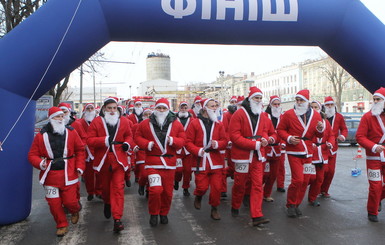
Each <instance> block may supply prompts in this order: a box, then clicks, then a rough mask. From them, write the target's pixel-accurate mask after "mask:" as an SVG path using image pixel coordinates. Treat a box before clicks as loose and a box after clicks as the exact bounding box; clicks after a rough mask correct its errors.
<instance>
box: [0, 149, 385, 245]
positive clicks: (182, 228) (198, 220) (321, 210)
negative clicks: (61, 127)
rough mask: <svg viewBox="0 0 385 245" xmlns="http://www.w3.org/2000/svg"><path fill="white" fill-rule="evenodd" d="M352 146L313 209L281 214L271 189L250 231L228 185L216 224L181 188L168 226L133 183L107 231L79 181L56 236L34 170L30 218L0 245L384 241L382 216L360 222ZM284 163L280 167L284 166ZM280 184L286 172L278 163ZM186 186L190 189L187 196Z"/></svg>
mask: <svg viewBox="0 0 385 245" xmlns="http://www.w3.org/2000/svg"><path fill="white" fill-rule="evenodd" d="M356 152H357V148H356V147H341V148H340V150H339V155H338V160H337V171H336V175H335V178H334V181H333V183H332V187H331V189H330V194H331V195H332V197H331V198H329V199H323V198H319V201H320V203H321V206H320V207H312V206H309V205H308V204H307V202H306V200H307V197H305V199H304V202H303V204H302V205H301V210H302V212H303V216H301V217H300V218H296V219H292V218H288V217H287V216H286V213H285V211H286V209H285V201H286V193H279V192H276V191H275V188H274V192H273V197H274V199H275V201H274V202H272V203H264V204H263V211H264V215H265V216H266V217H268V218H269V219H270V220H271V222H270V223H269V224H266V225H264V226H263V227H252V226H251V219H250V217H249V212H248V209H247V208H245V207H242V208H241V209H240V215H239V217H237V218H233V217H231V214H230V209H231V191H230V190H231V186H232V184H233V182H232V180H230V179H229V180H228V184H229V191H228V197H227V199H225V200H222V202H221V205H220V207H219V212H220V214H221V217H222V219H221V220H220V221H214V220H212V219H211V218H210V206H209V204H208V196H207V194H206V196H205V197H204V198H203V200H202V209H201V210H195V209H194V206H193V200H194V197H193V196H190V197H184V196H183V194H182V190H181V189H179V190H178V191H174V198H173V203H172V207H171V211H170V214H169V224H167V225H161V224H159V225H158V226H157V227H150V225H149V223H148V221H149V214H148V212H147V200H146V198H145V197H143V196H139V195H138V194H137V189H138V186H137V184H134V185H133V186H132V187H130V188H126V190H125V193H126V195H125V209H124V216H123V219H122V221H123V222H124V225H125V230H124V231H122V232H121V233H120V234H115V233H113V232H112V228H113V220H112V219H110V220H107V219H105V218H104V216H103V203H102V201H101V200H99V199H94V200H92V201H90V202H89V201H87V200H86V193H85V191H84V184H82V197H81V202H82V205H83V209H82V211H81V215H80V220H79V223H78V224H76V225H72V224H71V225H70V227H69V233H68V234H67V235H66V236H65V237H63V238H57V237H56V235H55V232H56V228H55V223H54V220H53V218H52V217H51V214H50V213H49V208H48V205H47V203H46V201H45V199H44V194H43V189H42V187H41V186H40V185H39V184H38V176H37V173H38V171H34V179H33V181H34V183H33V202H32V211H31V214H30V216H29V217H28V218H27V219H26V220H25V221H22V222H19V223H16V224H13V225H8V226H2V227H0V244H1V245H2V244H4V245H11V244H25V245H35V244H36V245H42V244H44V245H45V244H109V245H110V244H130V245H133V244H159V245H161V244H167V245H174V244H175V245H177V244H231V245H233V244H239V245H241V244H295V245H298V244H306V245H307V244H322V245H324V244H349V245H352V244H384V242H383V240H384V238H385V234H384V231H385V215H384V214H383V213H380V214H379V220H380V222H379V223H371V222H369V221H368V219H367V212H366V200H367V192H368V183H367V179H366V172H365V160H364V159H361V160H358V166H359V167H361V168H362V169H363V173H362V174H361V175H360V176H358V177H352V176H351V169H352V168H354V161H353V156H355V155H356ZM286 165H287V164H286ZM286 169H287V173H286V187H287V186H288V184H289V180H290V171H289V170H288V166H286ZM192 191H193V190H192V188H191V190H190V192H192Z"/></svg>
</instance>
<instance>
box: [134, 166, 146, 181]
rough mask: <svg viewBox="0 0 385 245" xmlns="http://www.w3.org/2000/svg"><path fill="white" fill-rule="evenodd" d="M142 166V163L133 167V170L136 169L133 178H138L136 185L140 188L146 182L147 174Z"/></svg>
mask: <svg viewBox="0 0 385 245" xmlns="http://www.w3.org/2000/svg"><path fill="white" fill-rule="evenodd" d="M144 166H145V164H144V163H141V164H136V166H135V169H137V174H138V175H137V174H135V176H137V177H138V184H139V185H140V186H145V185H146V184H147V182H148V179H147V177H148V176H147V173H146V170H145V169H144Z"/></svg>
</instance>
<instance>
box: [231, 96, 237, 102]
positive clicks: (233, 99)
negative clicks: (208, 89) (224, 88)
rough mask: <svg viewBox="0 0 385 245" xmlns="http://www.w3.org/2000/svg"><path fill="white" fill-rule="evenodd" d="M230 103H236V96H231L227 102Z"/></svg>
mask: <svg viewBox="0 0 385 245" xmlns="http://www.w3.org/2000/svg"><path fill="white" fill-rule="evenodd" d="M231 101H235V102H236V101H237V96H231V98H230V100H229V102H230V103H231Z"/></svg>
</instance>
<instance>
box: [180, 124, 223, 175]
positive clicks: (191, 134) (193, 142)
mask: <svg viewBox="0 0 385 245" xmlns="http://www.w3.org/2000/svg"><path fill="white" fill-rule="evenodd" d="M186 137H187V140H186V148H187V150H188V151H189V152H190V153H191V154H192V155H193V159H192V160H191V161H192V163H193V167H192V170H193V171H196V170H197V166H198V165H199V170H202V171H205V170H206V163H207V162H208V164H210V168H211V169H220V168H223V162H224V157H223V154H221V153H220V151H221V150H224V149H226V147H227V142H228V139H227V137H226V134H225V129H224V127H223V124H222V123H221V122H216V123H213V125H212V127H211V132H210V141H211V140H215V141H217V143H218V144H217V147H216V149H212V148H211V147H210V146H208V145H207V140H206V128H205V125H204V124H203V122H202V120H201V119H199V118H198V119H195V120H193V121H192V122H191V124H190V126H189V127H188V129H187V132H186ZM204 148H207V149H209V150H210V151H209V152H204ZM202 154H203V157H200V156H202Z"/></svg>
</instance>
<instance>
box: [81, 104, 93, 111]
mask: <svg viewBox="0 0 385 245" xmlns="http://www.w3.org/2000/svg"><path fill="white" fill-rule="evenodd" d="M91 106H92V107H95V106H94V104H93V103H87V104H86V105H85V106H84V107H83V112H85V111H86V110H87V108H88V107H91Z"/></svg>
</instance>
